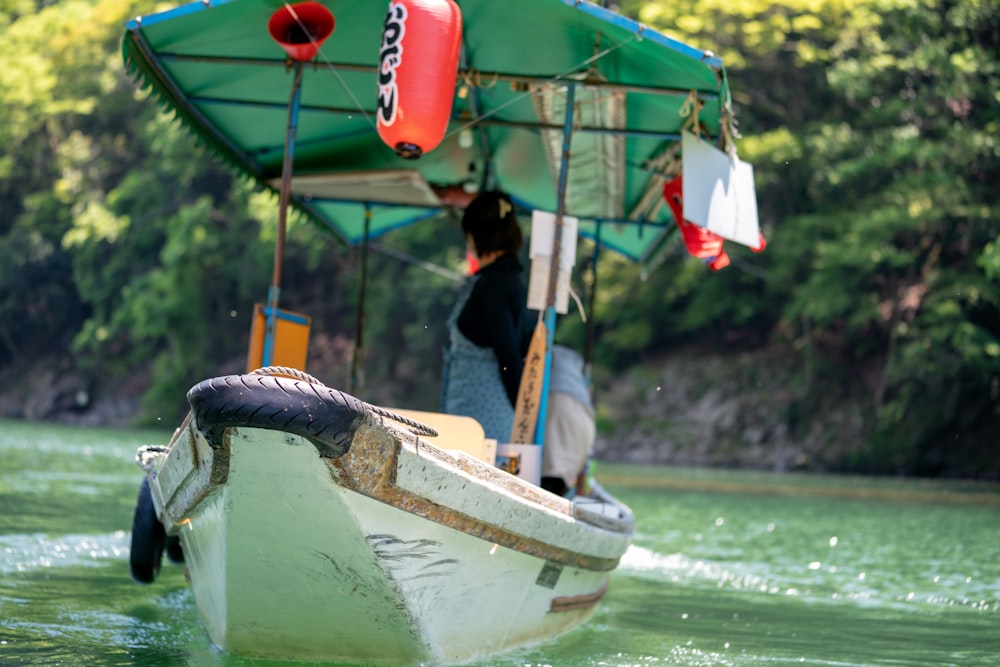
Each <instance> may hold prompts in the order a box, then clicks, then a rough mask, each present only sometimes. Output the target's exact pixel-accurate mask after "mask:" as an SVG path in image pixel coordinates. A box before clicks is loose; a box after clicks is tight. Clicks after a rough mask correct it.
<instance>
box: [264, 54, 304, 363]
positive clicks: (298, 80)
mask: <svg viewBox="0 0 1000 667" xmlns="http://www.w3.org/2000/svg"><path fill="white" fill-rule="evenodd" d="M301 98H302V63H301V62H296V63H295V78H294V80H293V82H292V93H291V98H290V99H289V102H288V129H287V132H286V134H285V155H284V160H283V161H282V165H281V192H280V193H279V196H278V238H277V240H276V241H275V244H274V269H273V271H272V273H271V286H270V288H268V290H267V311H266V315H267V328H266V330H265V332H264V352H263V355H262V363H263V365H264V366H270V365H272V364H273V363H274V350H275V343H276V341H277V333H278V301H279V299H280V296H281V268H282V266H281V265H282V261H283V258H284V255H285V230H286V228H287V226H288V199H289V197H290V194H291V189H292V168H293V167H292V156H293V155H294V154H295V131H296V129H297V128H298V123H299V103H300V101H301Z"/></svg>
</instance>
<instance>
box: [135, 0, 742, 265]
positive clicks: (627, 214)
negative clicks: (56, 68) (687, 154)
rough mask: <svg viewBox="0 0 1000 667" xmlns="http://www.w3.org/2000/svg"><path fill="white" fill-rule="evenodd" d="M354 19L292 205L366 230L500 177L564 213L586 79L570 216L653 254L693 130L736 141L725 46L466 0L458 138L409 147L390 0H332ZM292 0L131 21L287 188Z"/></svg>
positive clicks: (533, 6) (157, 80)
mask: <svg viewBox="0 0 1000 667" xmlns="http://www.w3.org/2000/svg"><path fill="white" fill-rule="evenodd" d="M322 4H323V5H325V6H326V7H327V8H328V9H329V10H330V11H331V12H332V13H333V15H334V17H335V21H336V27H335V30H334V32H333V34H332V35H331V36H330V37H329V39H327V40H326V41H325V43H323V45H322V47H321V48H320V50H319V52H318V54H317V55H316V57H315V58H314V59H313V60H311V61H310V62H308V63H306V64H305V66H304V70H303V71H302V78H301V92H300V95H301V97H300V100H299V106H298V112H297V115H296V117H297V126H296V129H295V141H294V151H293V152H292V156H293V169H292V171H291V173H292V174H293V177H292V179H291V191H290V204H291V205H292V206H294V207H296V208H297V209H299V210H300V211H302V212H304V213H306V214H307V215H309V216H311V217H312V218H314V219H315V220H316V221H317V222H319V223H321V224H322V225H325V226H326V227H328V228H329V229H330V230H331V231H332V232H333V233H334V234H336V236H337V237H339V238H340V239H341V240H342V241H343V242H345V243H348V244H354V243H357V242H359V241H361V240H362V239H363V238H365V234H366V220H367V234H368V236H369V238H374V237H377V236H379V235H380V234H383V233H385V232H386V231H389V230H391V229H394V228H397V227H400V226H403V225H406V224H410V223H412V222H415V221H418V220H422V219H426V218H427V217H430V216H433V215H436V214H437V213H439V212H440V211H441V209H442V208H443V203H442V200H441V199H440V198H439V194H440V193H441V192H442V189H443V188H449V187H451V188H466V189H474V188H476V187H499V188H501V189H503V190H505V191H507V192H509V193H510V194H511V195H512V197H513V198H514V200H515V201H516V202H517V203H518V205H520V206H523V207H525V208H528V209H542V210H547V211H556V210H557V204H558V198H559V186H558V183H559V178H558V176H559V172H560V164H561V155H562V141H563V129H564V122H565V117H566V114H565V107H566V99H567V89H568V86H570V85H572V86H575V88H574V97H573V99H574V105H573V109H574V111H575V112H574V114H573V126H572V127H573V129H572V132H571V134H570V136H571V138H572V143H571V146H570V151H569V153H570V159H569V171H568V177H567V179H566V184H565V214H566V215H571V216H575V217H577V218H578V219H579V220H580V224H579V228H580V233H581V235H583V236H589V237H591V238H595V239H597V240H598V241H599V242H600V243H601V244H602V245H603V246H606V247H609V248H612V249H614V250H616V251H618V252H620V253H622V254H624V255H626V256H627V257H629V258H632V259H634V260H636V261H646V260H648V259H649V258H650V257H651V255H652V254H653V253H655V251H656V249H657V248H658V247H659V246H660V245H661V244H662V242H663V240H664V239H665V238H666V236H667V234H668V233H669V232H671V231H672V230H673V229H674V228H675V226H674V223H673V218H672V217H671V213H670V210H669V208H668V207H666V206H663V198H662V185H663V182H664V180H665V178H668V177H670V176H672V175H674V174H676V173H679V168H680V167H679V162H678V161H677V155H678V152H679V148H680V133H681V131H682V129H684V128H695V124H696V123H697V128H696V129H697V130H698V131H699V132H700V133H701V134H702V136H709V137H711V138H713V139H714V140H715V141H716V142H717V143H718V144H719V145H722V144H723V143H724V142H725V141H726V138H727V137H728V133H727V130H728V123H729V122H730V119H729V110H730V98H729V90H728V85H727V82H726V77H725V72H724V70H723V68H722V63H721V61H720V60H719V59H718V58H717V57H715V56H713V55H712V54H711V53H710V52H705V51H700V50H698V49H694V48H692V47H690V46H687V45H685V44H682V43H680V42H678V41H676V40H673V39H670V38H668V37H666V36H664V35H662V34H660V33H658V32H656V31H654V30H652V29H650V28H648V27H646V26H644V25H641V24H639V23H636V22H634V21H632V20H629V19H627V18H624V17H622V16H620V15H618V14H616V13H614V12H612V11H610V10H607V9H604V8H602V7H599V6H597V5H593V4H589V3H586V2H581V1H579V0H460V1H459V2H457V4H458V5H459V7H460V9H461V12H462V21H463V48H462V58H461V62H460V63H459V75H458V80H457V85H456V90H455V92H454V104H453V110H452V115H451V121H450V124H449V127H448V130H447V133H446V135H445V138H444V140H443V141H442V143H441V145H440V146H439V147H438V148H436V149H434V150H432V151H430V152H428V153H426V154H425V155H423V156H422V157H420V158H419V159H416V160H412V159H411V160H407V159H403V158H400V157H398V156H397V155H396V154H395V153H394V151H393V150H392V149H391V148H389V147H388V146H386V145H385V144H384V143H383V142H382V140H381V139H380V137H379V136H378V133H377V131H376V124H375V104H376V70H377V67H378V63H379V48H380V45H381V42H382V32H383V24H384V21H385V16H386V8H387V5H388V3H387V2H377V1H375V0H322ZM284 6H286V5H285V3H283V2H281V1H280V0H204V1H199V2H195V3H192V4H189V5H185V6H181V7H178V8H176V9H172V10H169V11H166V12H162V13H159V14H152V15H149V16H143V17H140V18H136V19H135V20H133V21H130V22H129V23H128V24H127V31H126V34H125V38H124V43H123V53H124V57H125V61H126V63H127V65H128V67H129V69H130V70H132V71H134V72H137V73H138V75H139V76H140V77H141V79H142V80H143V81H144V82H145V83H146V84H147V85H148V86H150V87H151V88H152V89H153V91H154V93H155V94H156V96H157V97H159V98H160V99H161V100H162V101H163V102H164V103H165V104H166V105H168V106H169V107H171V108H172V109H173V110H174V111H175V112H176V113H177V114H178V116H179V117H180V118H181V119H182V121H183V122H184V123H185V124H186V125H187V126H188V127H189V128H190V129H192V130H193V132H194V133H195V134H196V135H197V136H198V137H199V138H200V140H201V141H202V142H203V143H204V144H205V145H207V147H208V148H209V149H210V150H212V151H213V152H214V153H216V154H217V155H219V156H221V157H222V158H223V159H225V160H228V161H229V162H230V163H232V164H233V165H235V166H236V167H238V168H239V169H240V170H242V171H244V172H245V173H247V174H249V175H250V176H251V177H253V178H254V179H256V180H257V181H258V182H260V183H261V184H263V185H265V186H266V187H271V188H274V189H275V190H278V189H279V188H280V186H281V180H282V173H283V158H284V154H285V147H286V137H287V131H288V126H289V118H290V114H289V107H290V104H291V103H292V102H291V100H292V97H291V93H292V89H293V80H294V72H295V68H294V67H292V66H291V60H290V59H289V58H287V57H286V54H285V52H284V51H283V50H282V49H281V47H280V46H279V45H278V44H277V43H276V42H275V41H274V40H272V38H271V37H270V35H269V33H268V20H269V19H270V17H271V16H272V14H273V13H274V12H275V11H277V10H279V9H281V8H282V7H284Z"/></svg>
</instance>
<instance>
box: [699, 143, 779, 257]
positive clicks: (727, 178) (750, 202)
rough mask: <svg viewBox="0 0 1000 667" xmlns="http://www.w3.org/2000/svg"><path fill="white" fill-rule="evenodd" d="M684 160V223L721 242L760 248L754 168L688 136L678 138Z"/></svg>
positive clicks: (733, 156)
mask: <svg viewBox="0 0 1000 667" xmlns="http://www.w3.org/2000/svg"><path fill="white" fill-rule="evenodd" d="M681 150H682V152H683V156H684V192H683V195H682V196H683V198H684V219H685V220H689V221H691V222H693V223H694V224H696V225H699V226H701V227H705V228H706V229H708V230H709V231H710V232H713V233H715V234H718V235H719V236H721V237H722V238H724V239H728V240H730V241H735V242H736V243H742V244H743V245H745V246H750V247H751V248H756V247H757V246H759V245H760V222H759V220H758V219H757V192H756V189H755V188H754V181H753V165H751V164H750V163H749V162H743V161H742V160H740V159H738V158H737V157H736V156H735V155H729V154H728V153H725V152H723V151H721V150H719V149H718V148H716V147H715V146H713V145H712V144H710V143H708V142H705V141H702V140H701V139H699V138H698V137H696V136H694V135H693V134H691V133H690V132H684V134H683V136H682V138H681Z"/></svg>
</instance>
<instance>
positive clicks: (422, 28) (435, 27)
mask: <svg viewBox="0 0 1000 667" xmlns="http://www.w3.org/2000/svg"><path fill="white" fill-rule="evenodd" d="M461 44H462V13H461V10H459V8H458V5H456V4H455V3H454V2H453V0H392V1H391V2H390V3H389V9H388V11H387V12H386V16H385V25H384V27H383V30H382V47H381V49H380V50H379V69H378V102H377V108H376V111H375V115H376V117H377V121H378V134H379V136H380V137H381V138H382V141H384V142H385V143H386V145H387V146H389V147H390V148H392V149H393V150H394V151H396V154H397V155H399V156H400V157H403V158H407V159H415V158H418V157H420V156H421V155H422V154H424V153H426V152H428V151H431V150H434V149H435V148H436V147H437V145H438V144H439V143H441V139H443V138H444V133H445V130H447V129H448V119H449V117H450V116H451V105H452V101H453V100H454V98H455V79H456V77H457V75H458V55H459V49H460V48H461Z"/></svg>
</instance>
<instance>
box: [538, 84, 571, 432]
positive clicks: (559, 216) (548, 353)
mask: <svg viewBox="0 0 1000 667" xmlns="http://www.w3.org/2000/svg"><path fill="white" fill-rule="evenodd" d="M575 106H576V84H574V83H573V82H566V118H565V122H564V124H563V143H562V163H561V164H560V165H559V184H558V191H557V193H556V197H557V199H556V201H557V203H556V219H555V229H554V233H553V240H552V257H551V258H550V264H549V285H548V291H547V293H546V297H545V375H544V378H545V379H544V381H543V382H542V396H541V399H540V400H539V406H538V421H537V422H536V424H535V442H537V443H538V445H539V447H544V446H545V420H546V416H547V413H548V405H549V370H550V369H551V368H552V344H553V341H554V340H555V334H556V287H557V285H558V284H559V268H560V262H561V257H560V256H561V255H562V231H563V217H564V216H565V214H566V181H567V180H568V178H569V158H570V144H571V142H572V138H573V115H574V111H575ZM543 451H544V450H543Z"/></svg>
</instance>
